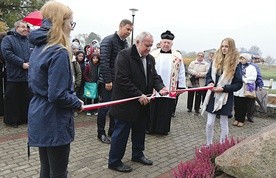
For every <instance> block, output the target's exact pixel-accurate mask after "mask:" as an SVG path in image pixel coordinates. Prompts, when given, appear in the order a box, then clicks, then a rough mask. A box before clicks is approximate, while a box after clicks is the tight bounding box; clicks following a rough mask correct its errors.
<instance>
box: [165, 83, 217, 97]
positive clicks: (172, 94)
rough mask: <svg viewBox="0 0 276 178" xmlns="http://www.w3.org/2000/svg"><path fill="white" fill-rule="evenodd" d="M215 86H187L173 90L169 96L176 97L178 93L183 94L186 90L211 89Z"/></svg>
mask: <svg viewBox="0 0 276 178" xmlns="http://www.w3.org/2000/svg"><path fill="white" fill-rule="evenodd" d="M211 89H213V86H206V87H197V88H186V89H179V90H175V91H171V92H170V94H169V96H170V97H172V98H175V97H176V95H179V94H182V93H184V92H186V91H187V92H191V91H204V90H211Z"/></svg>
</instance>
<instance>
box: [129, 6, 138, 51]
mask: <svg viewBox="0 0 276 178" xmlns="http://www.w3.org/2000/svg"><path fill="white" fill-rule="evenodd" d="M129 10H130V11H131V13H132V25H133V28H132V32H131V46H132V45H133V35H134V16H135V12H136V11H138V9H135V8H131V9H129Z"/></svg>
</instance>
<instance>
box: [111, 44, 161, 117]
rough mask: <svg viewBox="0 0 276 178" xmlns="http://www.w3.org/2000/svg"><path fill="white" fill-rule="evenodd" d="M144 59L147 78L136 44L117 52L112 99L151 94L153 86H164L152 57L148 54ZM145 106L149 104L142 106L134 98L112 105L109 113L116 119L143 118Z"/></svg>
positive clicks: (158, 87)
mask: <svg viewBox="0 0 276 178" xmlns="http://www.w3.org/2000/svg"><path fill="white" fill-rule="evenodd" d="M146 60H147V78H146V76H145V73H144V68H143V64H142V60H141V58H140V55H139V53H138V51H137V48H136V45H133V46H132V47H129V48H127V49H124V50H122V51H121V52H120V53H119V54H118V56H117V58H116V63H115V79H114V82H113V90H112V100H118V99H124V98H129V97H136V96H141V95H142V94H151V93H152V92H153V88H154V89H156V90H157V91H159V90H161V89H162V88H163V87H165V86H164V84H163V81H162V79H161V77H160V76H159V75H158V74H157V72H156V70H155V61H154V57H153V56H152V55H150V54H149V55H148V56H147V57H146ZM146 81H147V82H146ZM146 107H149V106H148V105H147V106H142V105H141V104H140V103H139V101H138V100H134V101H130V102H127V103H123V104H119V105H115V106H112V107H111V108H110V115H111V116H113V117H115V118H116V119H122V120H125V121H137V120H139V119H145V115H146V113H145V112H146Z"/></svg>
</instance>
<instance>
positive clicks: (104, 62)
mask: <svg viewBox="0 0 276 178" xmlns="http://www.w3.org/2000/svg"><path fill="white" fill-rule="evenodd" d="M127 47H128V43H127V41H126V40H121V39H120V37H119V35H118V34H117V32H115V33H114V34H112V35H109V36H107V37H105V38H104V39H103V41H102V42H101V47H100V59H101V60H100V73H99V82H101V83H110V82H113V80H114V63H115V59H116V57H117V54H118V53H119V52H120V51H121V50H122V49H125V48H127Z"/></svg>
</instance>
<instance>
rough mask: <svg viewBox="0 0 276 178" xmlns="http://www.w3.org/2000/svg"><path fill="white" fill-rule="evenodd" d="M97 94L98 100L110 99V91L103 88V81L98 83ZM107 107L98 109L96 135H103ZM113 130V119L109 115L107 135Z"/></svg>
mask: <svg viewBox="0 0 276 178" xmlns="http://www.w3.org/2000/svg"><path fill="white" fill-rule="evenodd" d="M99 96H100V98H101V99H100V102H108V101H110V100H111V91H107V90H106V89H105V84H104V83H99ZM108 110H109V107H103V108H100V109H99V110H98V117H97V127H98V137H99V138H100V136H101V135H105V134H106V133H105V129H104V128H105V122H106V116H107V113H108ZM113 130H114V119H113V118H111V117H110V116H109V129H108V133H109V135H111V134H112V132H113Z"/></svg>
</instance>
